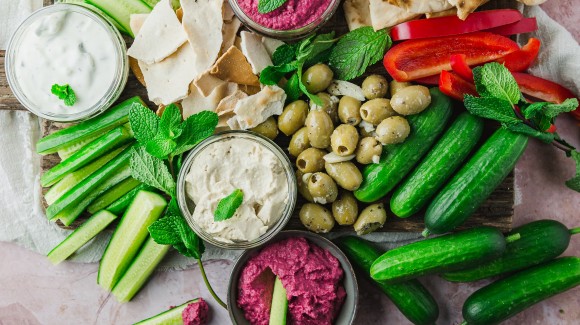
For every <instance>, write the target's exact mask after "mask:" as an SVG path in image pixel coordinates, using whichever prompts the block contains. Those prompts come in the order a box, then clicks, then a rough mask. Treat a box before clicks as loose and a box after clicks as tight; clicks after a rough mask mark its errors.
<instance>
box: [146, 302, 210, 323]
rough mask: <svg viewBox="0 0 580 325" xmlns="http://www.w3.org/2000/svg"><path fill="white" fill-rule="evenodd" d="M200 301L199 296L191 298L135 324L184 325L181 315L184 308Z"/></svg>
mask: <svg viewBox="0 0 580 325" xmlns="http://www.w3.org/2000/svg"><path fill="white" fill-rule="evenodd" d="M198 301H199V298H198V299H193V300H190V301H188V302H186V303H184V304H181V305H179V306H176V307H173V308H171V309H169V310H166V311H164V312H162V313H160V314H157V315H155V316H153V317H150V318H147V319H144V320H142V321H140V322H138V323H135V324H134V325H183V318H182V316H181V314H182V313H183V310H184V309H185V308H186V307H187V305H189V304H194V303H196V302H198Z"/></svg>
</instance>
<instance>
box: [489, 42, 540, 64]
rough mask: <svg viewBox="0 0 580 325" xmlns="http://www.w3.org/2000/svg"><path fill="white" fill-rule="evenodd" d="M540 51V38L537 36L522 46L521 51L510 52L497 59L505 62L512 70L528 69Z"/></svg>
mask: <svg viewBox="0 0 580 325" xmlns="http://www.w3.org/2000/svg"><path fill="white" fill-rule="evenodd" d="M538 53H540V40H539V39H537V38H530V40H529V41H528V44H526V45H524V46H522V48H521V49H520V50H519V51H515V52H513V53H510V54H508V55H506V56H504V57H503V58H499V59H497V60H495V61H496V62H499V63H503V65H505V67H506V68H508V70H509V71H512V72H520V71H526V70H528V68H529V67H530V66H531V65H532V63H533V62H534V61H535V60H536V58H537V57H538Z"/></svg>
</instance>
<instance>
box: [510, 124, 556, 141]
mask: <svg viewBox="0 0 580 325" xmlns="http://www.w3.org/2000/svg"><path fill="white" fill-rule="evenodd" d="M502 126H503V127H505V128H507V129H508V130H510V131H512V132H515V133H521V134H524V135H527V136H530V137H534V138H536V139H538V140H540V141H543V142H546V143H552V141H554V138H555V134H554V133H548V132H542V131H538V130H536V129H534V128H532V127H531V126H529V125H527V124H524V123H517V124H507V123H503V124H502Z"/></svg>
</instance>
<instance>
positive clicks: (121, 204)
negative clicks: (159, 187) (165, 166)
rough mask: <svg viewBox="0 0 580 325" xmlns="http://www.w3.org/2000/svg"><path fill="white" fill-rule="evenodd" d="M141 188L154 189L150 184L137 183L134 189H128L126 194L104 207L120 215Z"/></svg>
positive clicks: (145, 189)
mask: <svg viewBox="0 0 580 325" xmlns="http://www.w3.org/2000/svg"><path fill="white" fill-rule="evenodd" d="M141 190H144V191H150V192H151V191H154V190H155V188H154V187H152V186H149V185H145V184H139V185H137V187H135V188H134V189H132V190H131V191H129V192H128V193H127V194H125V195H123V196H121V197H120V198H119V199H118V200H117V201H115V202H113V203H111V205H109V206H108V207H106V208H105V209H106V210H107V211H110V212H111V213H114V214H117V215H121V214H122V213H123V212H125V210H127V207H129V204H131V202H133V199H135V196H136V195H137V193H139V191H141Z"/></svg>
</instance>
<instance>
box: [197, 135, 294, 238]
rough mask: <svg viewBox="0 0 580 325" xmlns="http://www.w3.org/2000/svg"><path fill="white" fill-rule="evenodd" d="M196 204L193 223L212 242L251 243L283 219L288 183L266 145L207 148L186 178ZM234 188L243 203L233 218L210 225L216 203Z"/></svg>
mask: <svg viewBox="0 0 580 325" xmlns="http://www.w3.org/2000/svg"><path fill="white" fill-rule="evenodd" d="M185 182H186V183H185V191H186V194H187V196H188V197H189V198H190V199H191V200H192V201H193V202H194V203H195V210H194V212H193V220H194V221H195V222H196V223H197V224H198V225H199V226H200V227H201V228H202V229H203V230H204V231H205V232H207V233H208V234H210V235H212V236H213V237H214V239H216V240H218V241H221V242H225V243H234V242H244V241H252V240H255V239H257V238H259V237H260V236H261V235H263V234H264V233H265V232H266V231H268V229H269V228H270V227H271V226H273V225H274V224H275V223H276V222H277V221H278V220H279V219H280V217H281V216H282V214H283V212H284V208H285V207H286V203H287V202H288V179H287V177H286V173H285V170H284V166H283V165H282V162H281V161H280V159H278V158H277V157H276V156H275V155H274V153H272V152H271V151H270V150H269V149H268V148H266V147H265V146H263V145H261V144H259V143H257V142H255V141H252V140H249V139H241V138H229V139H225V140H223V141H217V142H214V143H212V144H209V145H208V146H207V147H206V148H204V149H203V151H202V152H200V153H199V155H198V156H197V157H196V158H195V159H194V161H193V163H192V165H191V168H190V170H189V174H188V175H187V176H186V180H185ZM235 189H241V190H242V192H243V193H244V201H243V203H242V205H241V206H240V207H239V208H238V209H237V210H236V212H235V214H234V215H233V217H231V218H230V219H227V220H224V221H214V211H215V209H216V207H217V205H218V202H219V201H220V200H221V199H223V198H224V197H226V196H228V195H229V194H231V193H232V192H233V191H234V190H235Z"/></svg>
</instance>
